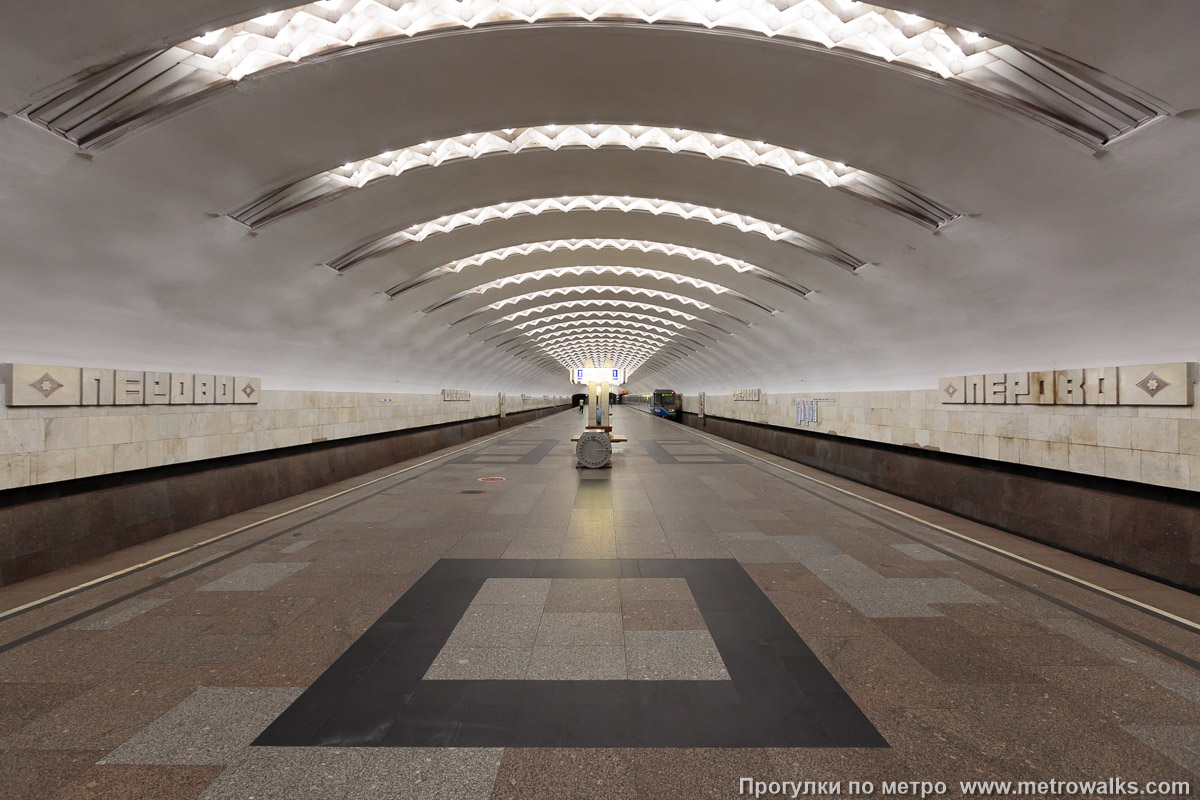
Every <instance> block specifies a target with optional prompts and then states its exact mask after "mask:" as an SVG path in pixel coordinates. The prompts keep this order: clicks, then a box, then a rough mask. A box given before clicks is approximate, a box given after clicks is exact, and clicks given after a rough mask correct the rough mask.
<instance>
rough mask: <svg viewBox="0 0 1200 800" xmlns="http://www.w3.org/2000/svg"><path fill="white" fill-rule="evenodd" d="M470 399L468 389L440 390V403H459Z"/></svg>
mask: <svg viewBox="0 0 1200 800" xmlns="http://www.w3.org/2000/svg"><path fill="white" fill-rule="evenodd" d="M470 399H471V390H470V389H442V402H444V403H448V402H461V401H464V400H470Z"/></svg>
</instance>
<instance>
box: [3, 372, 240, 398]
mask: <svg viewBox="0 0 1200 800" xmlns="http://www.w3.org/2000/svg"><path fill="white" fill-rule="evenodd" d="M0 380H3V381H4V387H5V388H4V401H5V403H6V404H7V405H9V406H165V405H207V404H212V403H218V404H227V403H257V402H258V397H259V395H260V394H262V383H261V381H260V379H258V378H237V377H232V376H228V375H193V374H192V373H190V372H142V371H140V370H128V369H92V368H90V367H63V366H54V365H49V364H0Z"/></svg>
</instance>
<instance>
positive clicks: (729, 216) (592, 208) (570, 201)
mask: <svg viewBox="0 0 1200 800" xmlns="http://www.w3.org/2000/svg"><path fill="white" fill-rule="evenodd" d="M601 211H616V212H621V213H625V214H630V213H644V214H653V215H655V216H659V215H666V216H672V217H679V218H681V219H685V220H695V221H699V222H707V223H709V224H711V225H725V226H729V227H731V228H735V229H737V230H739V231H741V232H742V233H753V234H757V235H759V236H763V237H766V238H767V239H769V240H771V241H773V242H785V243H787V244H790V245H794V246H795V247H798V248H800V249H802V250H805V251H807V252H810V253H812V254H814V255H817V256H820V257H821V258H824V259H825V260H827V261H830V262H832V263H833V264H836V265H837V266H839V267H842V268H843V269H845V270H848V271H851V272H853V271H854V270H856V269H858V268H859V267H861V266H863V265H864V264H865V263H866V262H865V261H863V260H861V259H859V258H856V257H855V256H852V255H851V254H849V253H847V252H846V251H844V250H842V249H841V248H839V247H837V246H836V245H834V244H831V243H829V242H826V241H823V240H821V239H818V238H816V237H814V236H809V235H807V234H803V233H800V232H798V231H794V230H791V229H790V228H787V227H785V226H783V225H780V224H778V223H774V222H767V221H765V220H761V219H758V218H756V217H752V216H749V215H747V214H738V213H736V212H732V211H725V210H723V209H719V208H712V207H710V206H703V205H697V204H694V203H687V202H678V201H672V200H662V199H659V198H654V199H651V198H647V197H614V196H605V195H591V196H563V197H545V198H536V199H532V200H517V201H512V202H507V203H496V204H494V205H490V206H482V207H479V208H472V209H469V210H466V211H460V212H457V213H451V214H446V215H444V216H442V217H439V218H437V219H433V220H428V221H425V222H419V223H417V224H415V225H410V226H408V227H407V228H404V229H403V230H399V231H396V232H395V233H389V234H386V235H384V236H380V237H378V238H376V239H373V240H371V241H369V242H367V243H365V244H362V245H359V246H358V247H356V248H354V249H353V250H350V251H348V252H346V253H343V254H342V255H340V256H338V257H337V258H334V259H332V260H331V261H330V262H329V266H330V267H331V268H332V269H334V270H336V271H338V272H345V271H346V270H348V269H350V268H351V267H354V266H356V265H358V264H361V263H362V262H364V261H366V260H368V259H372V258H378V257H379V256H382V255H385V254H387V253H391V252H395V251H396V250H398V249H400V248H402V247H405V246H406V245H409V244H412V243H414V242H422V241H425V240H426V239H428V238H430V237H433V236H439V235H442V234H446V233H451V232H453V231H455V230H458V229H461V228H464V227H467V226H477V225H486V224H488V223H492V222H496V221H500V220H510V219H513V218H515V217H522V216H538V215H541V214H564V213H580V212H601Z"/></svg>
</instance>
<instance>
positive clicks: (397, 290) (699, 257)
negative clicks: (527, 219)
mask: <svg viewBox="0 0 1200 800" xmlns="http://www.w3.org/2000/svg"><path fill="white" fill-rule="evenodd" d="M560 250H567V251H569V252H579V251H582V250H595V251H607V250H614V251H617V252H619V253H626V252H634V253H661V254H663V255H667V256H683V257H685V258H688V259H691V260H692V261H707V262H709V263H712V264H716V265H719V266H723V267H728V268H730V269H733V270H734V271H736V272H744V273H749V274H751V275H754V276H755V277H758V278H761V279H763V280H766V281H770V282H771V283H774V284H776V285H778V286H782V287H784V288H785V289H787V290H788V291H791V292H795V293H796V294H799V295H806V294H808V293H809V289H807V288H806V287H804V286H803V285H801V284H799V283H796V282H795V281H793V280H791V279H789V278H786V277H784V276H782V275H780V274H778V273H776V272H772V271H771V270H767V269H763V268H762V267H758V266H755V265H754V264H750V263H747V262H745V261H743V260H741V259H737V258H730V257H729V256H725V255H721V254H720V253H713V252H711V251H708V250H701V249H699V248H694V247H685V246H682V245H676V244H668V243H665V242H649V241H646V240H644V239H643V240H637V239H552V240H549V241H545V242H529V243H524V244H519V245H512V246H509V247H504V248H498V249H495V250H489V251H487V252H484V253H478V254H476V255H473V256H469V257H468V258H463V259H458V260H457V261H453V262H451V263H449V264H446V265H444V266H441V267H435V268H433V269H431V270H428V271H427V272H423V273H421V274H419V275H417V276H415V277H413V278H410V279H408V280H407V281H405V282H403V283H400V284H397V285H395V286H393V287H392V288H390V289H388V290H387V291H386V292H385V294H387V295H388V296H389V297H398V296H399V295H401V294H404V293H405V292H408V291H411V290H413V289H416V288H418V287H420V286H424V285H425V284H427V283H429V282H431V281H434V280H436V279H438V278H440V277H443V276H445V275H448V274H457V273H460V272H462V271H463V270H464V269H468V268H471V267H480V266H483V265H486V264H488V263H490V262H493V261H503V260H505V259H507V258H510V257H515V256H528V255H530V254H533V253H554V252H556V251H560Z"/></svg>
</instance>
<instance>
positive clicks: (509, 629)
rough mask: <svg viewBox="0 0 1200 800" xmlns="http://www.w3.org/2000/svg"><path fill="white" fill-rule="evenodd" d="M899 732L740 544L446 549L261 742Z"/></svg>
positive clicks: (847, 737) (701, 742)
mask: <svg viewBox="0 0 1200 800" xmlns="http://www.w3.org/2000/svg"><path fill="white" fill-rule="evenodd" d="M255 744H256V745H270V746H330V747H333V746H338V747H354V746H370V747H380V746H382V747H886V746H887V743H886V742H885V741H884V740H883V738H882V737H881V736H880V735H879V733H878V732H877V731H876V730H875V728H874V726H873V725H872V724H871V723H870V721H869V720H868V719H867V718H866V716H865V715H864V714H863V713H862V712H861V711H860V710H859V708H858V707H857V706H856V705H855V704H854V702H853V701H852V700H851V699H850V697H849V696H848V695H847V694H846V693H845V692H844V691H843V690H842V688H841V686H840V685H838V683H837V681H836V680H834V678H833V677H832V676H831V675H830V674H829V672H828V671H827V670H826V669H825V667H824V665H822V664H821V662H820V661H819V660H818V659H817V658H816V656H815V655H813V653H812V651H811V650H810V649H809V648H808V647H807V645H805V643H804V641H803V640H802V639H801V638H800V637H799V636H798V635H797V634H796V632H795V630H793V629H792V627H791V625H789V624H788V622H787V620H786V619H784V617H783V615H782V614H780V612H779V611H778V610H777V609H776V608H775V606H774V605H773V604H772V603H771V601H770V600H769V599H768V598H767V597H766V595H764V594H763V592H762V591H761V590H760V589H759V588H758V586H757V585H756V584H755V583H754V581H753V580H752V579H751V578H750V576H749V575H747V574H746V572H745V570H743V569H742V567H741V565H740V564H738V562H737V561H734V560H732V559H542V560H537V559H513V558H509V559H442V560H441V561H439V562H438V563H437V564H435V565H434V566H433V568H432V569H430V570H429V572H427V573H426V574H425V575H424V576H423V577H422V578H421V579H420V580H419V581H417V582H416V583H415V584H414V585H413V586H412V587H411V588H410V589H409V590H408V592H406V593H405V594H404V596H403V597H401V598H400V600H399V601H397V602H396V604H395V605H393V606H392V607H391V608H390V609H389V610H388V611H387V612H386V613H385V614H384V615H383V616H382V617H380V618H379V620H378V621H376V622H375V624H374V625H372V626H371V627H370V628H369V629H368V630H367V631H366V632H365V633H364V634H363V635H362V636H361V637H360V638H359V639H358V641H356V642H355V643H354V644H353V645H351V646H350V648H349V649H348V650H347V651H346V652H345V653H344V654H343V655H342V656H341V657H340V658H339V659H338V660H337V661H336V662H334V664H333V665H332V666H331V667H330V668H329V669H328V670H326V672H325V673H324V674H323V675H321V677H320V678H318V679H317V681H316V682H315V683H314V684H313V685H312V686H310V687H309V688H308V690H307V691H305V692H304V693H303V695H301V696H300V697H299V698H298V699H297V700H296V701H295V702H294V703H293V704H292V705H291V707H290V708H288V709H287V710H286V711H285V712H284V713H283V714H281V715H280V716H279V718H278V719H276V720H275V721H274V722H273V723H272V724H271V725H270V726H269V727H268V728H267V729H266V730H265V731H264V732H263V733H262V734H261V735H260V736H259V737H258V739H257V740H256V741H255Z"/></svg>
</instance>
